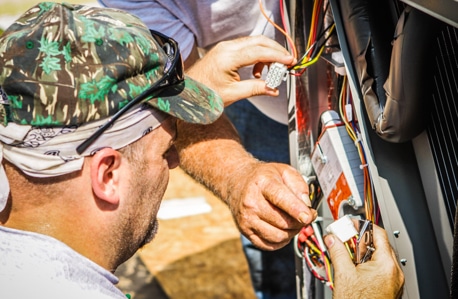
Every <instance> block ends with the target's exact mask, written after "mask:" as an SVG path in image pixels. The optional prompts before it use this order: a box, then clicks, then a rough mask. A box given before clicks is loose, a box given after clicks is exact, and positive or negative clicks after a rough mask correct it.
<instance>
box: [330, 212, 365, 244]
mask: <svg viewBox="0 0 458 299" xmlns="http://www.w3.org/2000/svg"><path fill="white" fill-rule="evenodd" d="M326 231H327V232H328V233H332V234H334V235H336V236H337V237H338V238H339V239H340V241H342V242H346V241H348V240H350V238H352V237H354V236H356V235H357V234H358V232H357V231H356V228H355V226H354V225H353V221H351V219H350V217H349V216H348V215H345V216H343V217H342V218H340V219H338V220H336V221H334V222H333V223H331V224H329V225H328V227H326Z"/></svg>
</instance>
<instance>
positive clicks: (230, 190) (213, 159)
mask: <svg viewBox="0 0 458 299" xmlns="http://www.w3.org/2000/svg"><path fill="white" fill-rule="evenodd" d="M178 132H179V133H178V136H179V137H178V140H177V142H176V146H177V149H178V151H179V155H180V160H181V167H182V168H183V169H184V170H185V171H186V172H188V173H189V174H190V175H191V176H192V177H194V178H195V179H196V180H198V181H199V182H201V183H203V184H204V185H205V186H207V187H208V188H209V189H211V190H212V191H213V192H214V193H215V194H217V195H218V196H219V197H220V198H222V199H223V200H224V201H225V202H226V203H227V205H228V206H229V208H230V209H231V211H232V214H233V216H234V219H235V222H236V224H237V226H238V228H239V229H240V231H241V233H242V234H244V235H245V236H246V237H247V238H248V239H250V241H252V243H253V244H254V245H255V246H258V247H260V248H262V249H266V250H274V249H278V248H281V247H283V246H284V245H286V244H287V243H288V242H289V240H290V239H291V238H293V237H294V235H296V234H297V233H298V232H299V230H300V229H301V228H302V226H304V225H307V224H309V223H310V222H311V221H313V220H314V219H315V217H316V211H315V210H312V209H310V208H309V206H310V200H309V199H308V186H307V184H306V182H305V181H304V180H303V178H302V176H301V175H300V174H299V173H298V172H297V171H296V170H295V169H294V168H293V167H291V166H289V165H286V164H279V163H264V162H260V161H258V160H256V159H255V158H253V157H252V156H251V155H250V154H249V153H248V152H246V151H245V149H244V148H243V147H242V145H241V144H240V142H239V140H238V135H237V133H236V131H235V129H234V127H233V126H232V124H231V123H230V122H229V120H228V119H227V118H226V117H225V116H224V115H223V116H222V117H221V118H220V119H219V120H218V121H216V122H215V123H213V124H211V125H208V126H202V125H189V124H187V123H179V127H178Z"/></svg>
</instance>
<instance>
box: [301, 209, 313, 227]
mask: <svg viewBox="0 0 458 299" xmlns="http://www.w3.org/2000/svg"><path fill="white" fill-rule="evenodd" d="M310 221H311V218H310V216H309V214H307V213H305V212H301V213H300V214H299V222H300V223H302V224H309V223H310Z"/></svg>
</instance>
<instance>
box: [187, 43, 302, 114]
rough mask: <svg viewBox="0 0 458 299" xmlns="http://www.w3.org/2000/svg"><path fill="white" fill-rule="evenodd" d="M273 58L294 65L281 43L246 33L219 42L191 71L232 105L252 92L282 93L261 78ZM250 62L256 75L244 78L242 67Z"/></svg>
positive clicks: (292, 58) (249, 64)
mask: <svg viewBox="0 0 458 299" xmlns="http://www.w3.org/2000/svg"><path fill="white" fill-rule="evenodd" d="M273 62H279V63H282V64H284V65H287V66H290V65H292V64H294V63H295V59H294V57H293V56H292V55H291V54H290V53H289V52H288V51H287V50H286V49H285V48H284V47H282V46H281V45H280V44H279V43H277V42H276V41H274V40H272V39H269V38H267V37H265V36H262V35H260V36H250V37H242V38H238V39H235V40H230V41H224V42H220V43H218V44H217V45H216V46H215V47H213V48H212V49H211V50H210V51H209V52H208V53H206V54H205V55H204V57H203V58H202V59H200V60H199V61H197V62H196V63H194V65H193V66H192V67H191V68H190V69H189V70H188V71H187V74H188V75H189V76H190V77H192V78H193V79H195V80H197V81H200V82H202V83H204V84H205V85H207V86H209V87H210V88H212V89H213V90H215V91H216V92H217V93H218V94H219V95H220V96H221V97H222V98H223V100H224V104H225V106H228V105H230V104H232V103H234V102H236V101H238V100H240V99H245V98H249V97H252V96H257V95H269V96H278V94H279V91H278V89H271V88H268V87H267V86H266V84H265V81H264V80H262V79H261V73H262V70H263V68H264V67H266V66H269V65H270V64H271V63H273ZM246 66H253V76H254V77H255V79H248V80H241V79H240V76H239V73H238V70H239V69H240V68H242V67H246Z"/></svg>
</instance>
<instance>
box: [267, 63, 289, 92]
mask: <svg viewBox="0 0 458 299" xmlns="http://www.w3.org/2000/svg"><path fill="white" fill-rule="evenodd" d="M287 73H288V68H287V67H286V66H285V65H284V64H281V63H279V62H275V63H273V64H271V65H270V68H269V72H267V77H266V85H267V87H269V88H277V87H278V86H280V84H281V82H282V81H286V75H287Z"/></svg>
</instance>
